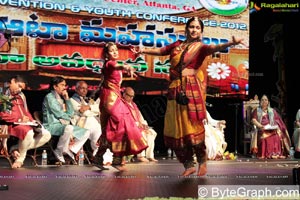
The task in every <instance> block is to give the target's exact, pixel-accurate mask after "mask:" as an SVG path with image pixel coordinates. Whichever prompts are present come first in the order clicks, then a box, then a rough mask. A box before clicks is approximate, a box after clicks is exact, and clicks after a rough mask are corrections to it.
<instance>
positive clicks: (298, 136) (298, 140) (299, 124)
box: [293, 109, 300, 158]
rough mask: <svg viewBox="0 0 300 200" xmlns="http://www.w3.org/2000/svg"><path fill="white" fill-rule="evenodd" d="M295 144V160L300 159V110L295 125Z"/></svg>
mask: <svg viewBox="0 0 300 200" xmlns="http://www.w3.org/2000/svg"><path fill="white" fill-rule="evenodd" d="M293 142H294V146H295V155H294V156H295V158H300V109H299V110H298V111H297V114H296V120H295V124H294V133H293Z"/></svg>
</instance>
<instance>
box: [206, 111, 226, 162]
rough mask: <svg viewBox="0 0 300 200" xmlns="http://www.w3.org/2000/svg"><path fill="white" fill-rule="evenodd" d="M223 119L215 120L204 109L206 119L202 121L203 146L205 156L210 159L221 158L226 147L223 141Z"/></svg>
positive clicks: (224, 123)
mask: <svg viewBox="0 0 300 200" xmlns="http://www.w3.org/2000/svg"><path fill="white" fill-rule="evenodd" d="M225 127H226V121H225V120H215V119H213V118H212V117H211V115H210V114H209V112H208V111H206V119H205V121H204V128H205V146H206V152H207V158H208V159H210V160H222V159H223V154H224V152H225V150H226V147H227V142H225V137H224V128H225Z"/></svg>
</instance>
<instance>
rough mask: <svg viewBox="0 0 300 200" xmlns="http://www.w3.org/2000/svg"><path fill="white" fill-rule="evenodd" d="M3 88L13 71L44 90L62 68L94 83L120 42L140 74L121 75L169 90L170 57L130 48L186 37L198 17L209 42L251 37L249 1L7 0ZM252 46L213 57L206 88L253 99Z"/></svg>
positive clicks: (206, 67) (0, 27) (2, 26)
mask: <svg viewBox="0 0 300 200" xmlns="http://www.w3.org/2000/svg"><path fill="white" fill-rule="evenodd" d="M0 5H1V6H0V13H1V14H0V19H1V21H0V33H1V35H0V36H1V37H0V39H1V41H0V69H1V72H0V78H1V79H0V89H1V90H3V89H4V88H5V81H7V77H9V76H12V75H15V74H21V75H24V76H27V80H28V89H30V90H43V89H46V88H47V87H48V83H49V80H50V78H51V77H53V76H57V75H61V76H64V77H65V78H66V79H68V80H69V81H68V83H69V86H70V87H71V88H73V87H74V85H75V82H76V81H77V80H86V81H87V82H88V84H89V85H90V89H91V90H93V89H95V88H96V87H97V86H98V83H99V82H100V80H101V79H100V74H101V68H102V65H103V61H104V60H103V58H102V49H103V46H104V45H105V43H106V42H109V41H111V42H116V43H117V45H118V47H119V54H120V60H123V61H125V62H126V63H129V64H131V65H133V66H134V67H135V68H136V70H137V72H138V74H139V77H138V78H130V77H124V80H123V82H124V83H126V82H128V83H130V84H133V85H139V86H140V88H143V90H144V92H151V93H155V92H158V93H164V92H165V91H166V89H167V84H168V80H169V67H170V63H169V57H167V56H164V57H157V56H150V55H140V56H136V55H135V54H134V53H133V52H132V51H131V50H130V49H131V48H132V47H146V48H152V47H163V46H165V45H168V44H171V43H173V42H175V41H176V40H178V39H180V40H184V39H185V34H184V28H185V23H186V22H187V20H188V19H189V18H190V17H192V16H198V17H200V18H201V19H202V20H203V22H204V26H205V28H204V32H203V38H202V41H203V43H205V44H219V43H224V42H227V41H228V40H230V39H231V37H232V36H233V35H234V36H236V37H239V38H244V40H245V43H246V44H249V8H248V1H247V0H232V1H225V0H221V1H211V0H207V1H205V0H189V1H182V0H157V1H143V0H105V1H96V0H80V1H79V0H61V1H59V0H56V1H55V0H47V1H30V0H15V1H9V0H1V1H0ZM248 63H249V49H248V47H245V46H242V45H238V46H234V47H231V48H228V49H226V51H223V52H218V53H216V54H214V55H212V56H209V57H207V58H206V59H205V61H204V62H203V66H201V70H202V71H203V72H204V73H207V93H208V95H211V96H214V97H238V98H242V99H243V98H247V95H248V90H249V85H248V79H249V64H248Z"/></svg>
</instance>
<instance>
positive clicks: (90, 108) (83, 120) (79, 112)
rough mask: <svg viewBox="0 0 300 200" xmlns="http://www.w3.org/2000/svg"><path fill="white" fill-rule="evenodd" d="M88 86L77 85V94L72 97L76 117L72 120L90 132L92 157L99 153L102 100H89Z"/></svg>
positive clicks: (80, 82)
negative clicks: (100, 106) (100, 107)
mask: <svg viewBox="0 0 300 200" xmlns="http://www.w3.org/2000/svg"><path fill="white" fill-rule="evenodd" d="M87 93H88V84H87V83H86V82H85V81H78V82H77V83H76V88H75V93H74V95H73V96H72V97H71V102H72V105H73V107H74V111H75V115H74V118H73V119H72V124H74V125H77V126H79V127H82V128H86V129H88V130H89V131H90V137H89V140H90V144H91V148H92V150H93V153H92V155H93V156H95V155H96V153H97V151H98V147H99V144H98V140H99V138H100V136H101V134H102V130H101V125H100V123H99V116H100V110H99V103H100V99H99V98H98V99H97V100H96V101H94V100H93V99H88V98H87Z"/></svg>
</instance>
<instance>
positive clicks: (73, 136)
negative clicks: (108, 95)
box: [42, 76, 90, 163]
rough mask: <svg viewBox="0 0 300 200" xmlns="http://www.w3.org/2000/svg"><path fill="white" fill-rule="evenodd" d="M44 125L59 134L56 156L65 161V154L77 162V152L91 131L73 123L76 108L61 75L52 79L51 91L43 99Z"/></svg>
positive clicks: (53, 133) (52, 132)
mask: <svg viewBox="0 0 300 200" xmlns="http://www.w3.org/2000/svg"><path fill="white" fill-rule="evenodd" d="M42 112H43V125H44V126H45V127H46V129H48V130H49V131H50V133H51V134H52V135H55V136H59V140H58V143H57V146H56V149H55V150H54V152H53V153H54V155H55V157H56V158H57V159H58V160H59V161H60V162H62V163H65V159H64V156H63V154H67V155H68V156H69V157H70V158H71V159H72V160H73V162H75V156H74V154H77V153H78V152H79V150H80V149H81V148H82V147H83V145H84V143H85V142H86V141H87V139H88V138H89V137H90V131H89V130H87V129H85V128H81V127H79V126H75V125H72V124H71V120H72V118H73V117H74V108H73V105H72V103H71V100H70V98H69V94H68V91H67V86H66V80H65V79H64V78H63V77H61V76H56V77H53V78H52V79H51V82H50V92H49V93H48V94H47V95H46V96H45V98H44V101H43V107H42Z"/></svg>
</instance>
